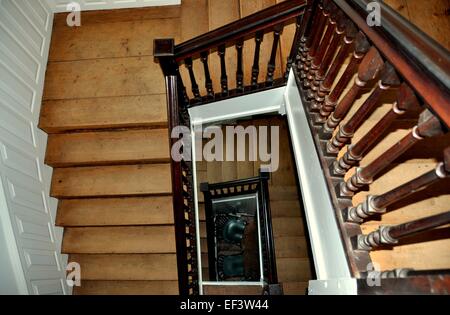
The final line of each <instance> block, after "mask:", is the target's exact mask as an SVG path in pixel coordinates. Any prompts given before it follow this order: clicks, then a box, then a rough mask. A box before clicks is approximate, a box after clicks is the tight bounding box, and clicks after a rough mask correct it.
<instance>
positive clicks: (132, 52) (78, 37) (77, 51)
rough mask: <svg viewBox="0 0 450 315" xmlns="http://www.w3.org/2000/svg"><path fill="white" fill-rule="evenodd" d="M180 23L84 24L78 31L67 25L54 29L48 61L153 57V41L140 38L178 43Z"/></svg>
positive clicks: (146, 21) (141, 21)
mask: <svg viewBox="0 0 450 315" xmlns="http://www.w3.org/2000/svg"><path fill="white" fill-rule="evenodd" d="M179 23H180V20H179V19H177V18H170V19H147V20H140V21H120V22H115V23H94V24H84V23H83V27H80V28H77V29H74V28H73V27H69V26H66V27H61V26H60V27H56V28H55V29H54V31H53V36H52V42H51V45H52V47H51V49H50V55H49V61H51V62H54V61H72V60H83V59H94V58H118V57H131V56H152V55H153V41H149V42H145V41H143V40H142V38H156V37H159V38H167V37H169V38H175V41H176V42H179V40H180V34H179V32H180V28H179V27H178V25H179ZM130 30H132V31H130ZM99 33H100V34H101V36H99Z"/></svg>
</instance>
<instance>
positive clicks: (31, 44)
mask: <svg viewBox="0 0 450 315" xmlns="http://www.w3.org/2000/svg"><path fill="white" fill-rule="evenodd" d="M52 21H53V12H52V9H51V8H50V6H49V5H48V4H47V2H45V1H44V0H32V1H31V0H0V179H1V184H2V185H0V220H1V224H0V226H1V231H0V232H1V233H0V238H1V240H0V250H1V254H0V255H1V256H2V259H1V260H0V264H1V265H0V270H1V271H2V274H1V278H0V279H1V281H0V292H10V293H22V294H26V293H29V294H64V293H67V292H68V290H67V287H66V284H65V271H64V263H65V262H64V259H63V257H62V256H61V254H60V248H61V239H62V230H61V229H58V228H55V227H54V219H55V214H56V204H57V202H56V200H55V199H51V198H49V197H48V196H49V188H50V180H51V175H52V170H51V169H50V168H48V167H46V166H44V163H43V161H44V155H45V148H46V143H47V136H46V134H45V133H43V132H42V131H40V130H39V129H38V128H37V123H38V120H39V113H40V107H41V100H42V91H43V84H44V78H45V70H46V66H47V58H48V51H49V46H50V39H51V31H52ZM3 250H6V251H7V254H6V255H4V251H3ZM8 260H9V261H8ZM8 270H10V271H11V270H12V271H11V272H12V273H10V274H9V275H7V274H6V273H7V272H8Z"/></svg>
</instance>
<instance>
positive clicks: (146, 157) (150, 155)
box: [45, 129, 170, 167]
mask: <svg viewBox="0 0 450 315" xmlns="http://www.w3.org/2000/svg"><path fill="white" fill-rule="evenodd" d="M169 151H170V150H169V137H168V131H167V129H155V130H125V131H110V132H82V133H68V134H53V135H50V136H49V138H48V144H47V154H46V157H45V163H46V164H47V165H50V166H53V167H66V166H83V165H106V164H132V163H144V162H145V163H150V162H168V161H169V160H170V154H169Z"/></svg>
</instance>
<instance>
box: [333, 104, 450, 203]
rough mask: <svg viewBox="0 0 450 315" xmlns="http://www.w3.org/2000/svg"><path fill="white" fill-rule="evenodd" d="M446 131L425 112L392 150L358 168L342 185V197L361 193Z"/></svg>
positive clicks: (428, 112)
mask: <svg viewBox="0 0 450 315" xmlns="http://www.w3.org/2000/svg"><path fill="white" fill-rule="evenodd" d="M445 132H446V131H445V129H444V127H443V125H442V124H441V122H440V121H439V119H438V118H437V117H436V116H434V115H433V114H432V113H431V112H430V111H429V110H425V111H424V112H423V113H422V114H421V115H420V118H419V122H418V124H417V125H416V126H415V127H414V128H413V129H412V131H411V132H409V133H408V134H407V135H406V136H405V137H404V138H403V139H401V140H400V141H398V142H397V143H396V144H394V145H393V146H392V147H391V148H390V149H388V150H387V151H385V152H384V153H383V154H381V155H380V156H379V157H378V158H377V159H376V160H375V161H373V162H372V163H370V164H369V165H367V166H365V167H363V168H357V169H356V172H355V174H354V175H353V176H352V177H351V178H350V179H349V180H347V181H346V182H345V183H342V185H341V187H340V193H341V196H348V197H350V196H353V195H354V194H355V193H358V192H360V191H361V189H362V188H363V187H364V186H367V185H370V184H371V183H372V182H373V179H374V178H375V177H376V176H377V175H379V174H380V173H381V172H382V171H383V170H384V169H386V168H387V167H388V166H389V165H391V163H392V162H393V161H394V160H396V159H397V158H399V157H400V156H401V155H402V154H403V153H405V152H406V151H407V150H408V149H409V148H411V147H412V146H413V145H414V144H416V143H417V142H419V141H421V140H423V139H425V138H431V137H435V136H438V135H442V134H444V133H445Z"/></svg>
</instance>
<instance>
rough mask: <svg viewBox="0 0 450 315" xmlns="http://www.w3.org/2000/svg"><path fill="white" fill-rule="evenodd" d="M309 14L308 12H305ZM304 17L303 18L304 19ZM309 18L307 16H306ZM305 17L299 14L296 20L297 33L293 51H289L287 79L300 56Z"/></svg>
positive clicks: (292, 47) (285, 75)
mask: <svg viewBox="0 0 450 315" xmlns="http://www.w3.org/2000/svg"><path fill="white" fill-rule="evenodd" d="M306 12H309V10H307V11H306ZM305 14H307V13H305ZM302 18H303V19H302ZM306 18H307V17H306ZM304 19H305V17H302V16H301V15H299V16H297V20H296V22H295V35H294V41H293V42H292V46H291V52H290V53H289V57H288V60H287V65H286V73H285V74H284V77H285V79H287V78H288V76H289V71H290V70H291V68H292V64H293V63H294V61H295V60H297V57H299V56H300V55H299V53H300V51H299V49H300V48H299V47H300V45H301V41H302V34H303V33H302V31H304V30H302V26H303V25H302V20H304ZM303 23H305V24H306V22H305V21H303Z"/></svg>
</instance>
